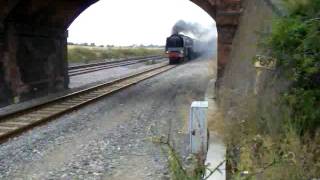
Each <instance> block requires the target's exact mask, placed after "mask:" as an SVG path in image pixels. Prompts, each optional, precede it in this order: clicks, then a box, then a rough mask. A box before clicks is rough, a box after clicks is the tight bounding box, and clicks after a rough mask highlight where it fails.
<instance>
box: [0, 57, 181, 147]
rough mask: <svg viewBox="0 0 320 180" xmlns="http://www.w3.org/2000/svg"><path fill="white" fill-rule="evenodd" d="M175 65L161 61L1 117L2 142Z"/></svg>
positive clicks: (0, 134)
mask: <svg viewBox="0 0 320 180" xmlns="http://www.w3.org/2000/svg"><path fill="white" fill-rule="evenodd" d="M174 67H176V66H174V65H168V63H161V64H159V65H156V66H153V67H151V68H148V69H146V70H144V71H141V72H137V73H133V74H130V75H128V76H126V77H123V78H119V79H116V80H113V81H110V82H107V83H103V84H100V85H96V86H94V87H90V88H87V89H84V90H80V91H77V92H74V93H71V94H68V95H65V96H62V97H58V98H56V99H53V100H52V101H49V102H45V103H42V104H39V105H36V106H34V107H31V108H27V109H24V110H21V111H18V112H15V113H11V114H7V115H5V116H2V117H0V142H5V141H6V140H8V139H9V138H11V137H14V136H16V135H19V134H20V133H22V132H25V131H27V130H29V129H32V128H34V127H36V126H38V125H41V124H43V123H46V122H48V121H50V120H53V119H55V118H57V117H59V116H61V115H63V114H66V113H68V112H70V111H72V110H75V109H79V108H80V107H82V106H84V105H87V104H89V103H92V102H95V101H97V100H99V99H100V98H102V97H106V96H108V95H111V94H113V93H115V92H118V91H120V90H122V89H125V88H127V87H130V86H132V85H134V84H137V83H139V82H141V81H143V80H146V79H149V78H151V77H153V76H156V75H158V74H160V73H163V72H166V71H168V70H170V69H172V68H174Z"/></svg>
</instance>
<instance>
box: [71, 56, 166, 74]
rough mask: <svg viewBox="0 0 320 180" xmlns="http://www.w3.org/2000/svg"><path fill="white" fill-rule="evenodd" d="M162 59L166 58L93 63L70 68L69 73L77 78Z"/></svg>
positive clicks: (156, 57)
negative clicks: (82, 75)
mask: <svg viewBox="0 0 320 180" xmlns="http://www.w3.org/2000/svg"><path fill="white" fill-rule="evenodd" d="M162 58H164V57H163V56H147V57H142V58H131V59H125V60H119V61H112V62H101V63H91V64H85V65H79V66H72V67H69V69H68V72H69V76H77V75H81V74H86V73H90V72H95V71H100V70H104V69H110V68H115V67H120V66H129V65H133V64H138V63H142V62H146V61H150V60H157V59H162Z"/></svg>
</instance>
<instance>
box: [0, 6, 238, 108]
mask: <svg viewBox="0 0 320 180" xmlns="http://www.w3.org/2000/svg"><path fill="white" fill-rule="evenodd" d="M97 1H98V0H67V1H66V0H0V106H1V104H2V105H3V104H7V103H11V102H13V101H14V99H15V98H17V97H30V96H32V95H34V94H46V93H48V92H55V91H59V90H63V89H66V88H68V84H69V77H68V71H67V70H68V68H67V66H68V63H67V36H68V32H67V29H68V27H69V26H70V24H71V23H72V22H73V21H74V20H75V19H76V18H77V17H78V16H79V15H80V14H81V13H82V12H83V11H84V10H86V9H87V8H88V7H89V6H90V5H92V4H94V3H96V2H97ZM191 1H192V2H193V3H195V4H196V5H198V6H199V7H201V8H202V9H203V10H205V11H206V12H207V13H208V14H209V15H210V16H211V17H212V18H213V19H214V20H215V21H216V25H217V29H218V68H219V69H218V74H219V75H221V74H222V73H223V70H224V67H225V65H226V64H227V62H228V59H229V53H230V51H231V45H232V40H233V37H234V34H235V32H236V30H237V26H238V19H239V16H240V13H241V12H240V11H241V0H191Z"/></svg>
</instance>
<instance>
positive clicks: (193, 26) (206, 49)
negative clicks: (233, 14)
mask: <svg viewBox="0 0 320 180" xmlns="http://www.w3.org/2000/svg"><path fill="white" fill-rule="evenodd" d="M172 34H183V35H186V36H189V37H191V38H193V39H195V42H194V49H195V50H196V51H197V52H200V53H201V55H205V56H214V55H215V54H216V47H217V36H216V34H217V31H216V28H214V27H211V28H206V27H203V26H202V25H201V24H199V23H192V22H186V21H184V20H179V21H178V22H176V24H175V25H174V26H173V28H172Z"/></svg>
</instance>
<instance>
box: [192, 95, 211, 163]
mask: <svg viewBox="0 0 320 180" xmlns="http://www.w3.org/2000/svg"><path fill="white" fill-rule="evenodd" d="M207 111H208V102H207V101H195V102H193V103H192V105H191V110H190V122H189V126H190V148H191V154H195V155H198V157H199V156H200V158H201V160H205V158H206V155H207V151H208V128H207Z"/></svg>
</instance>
